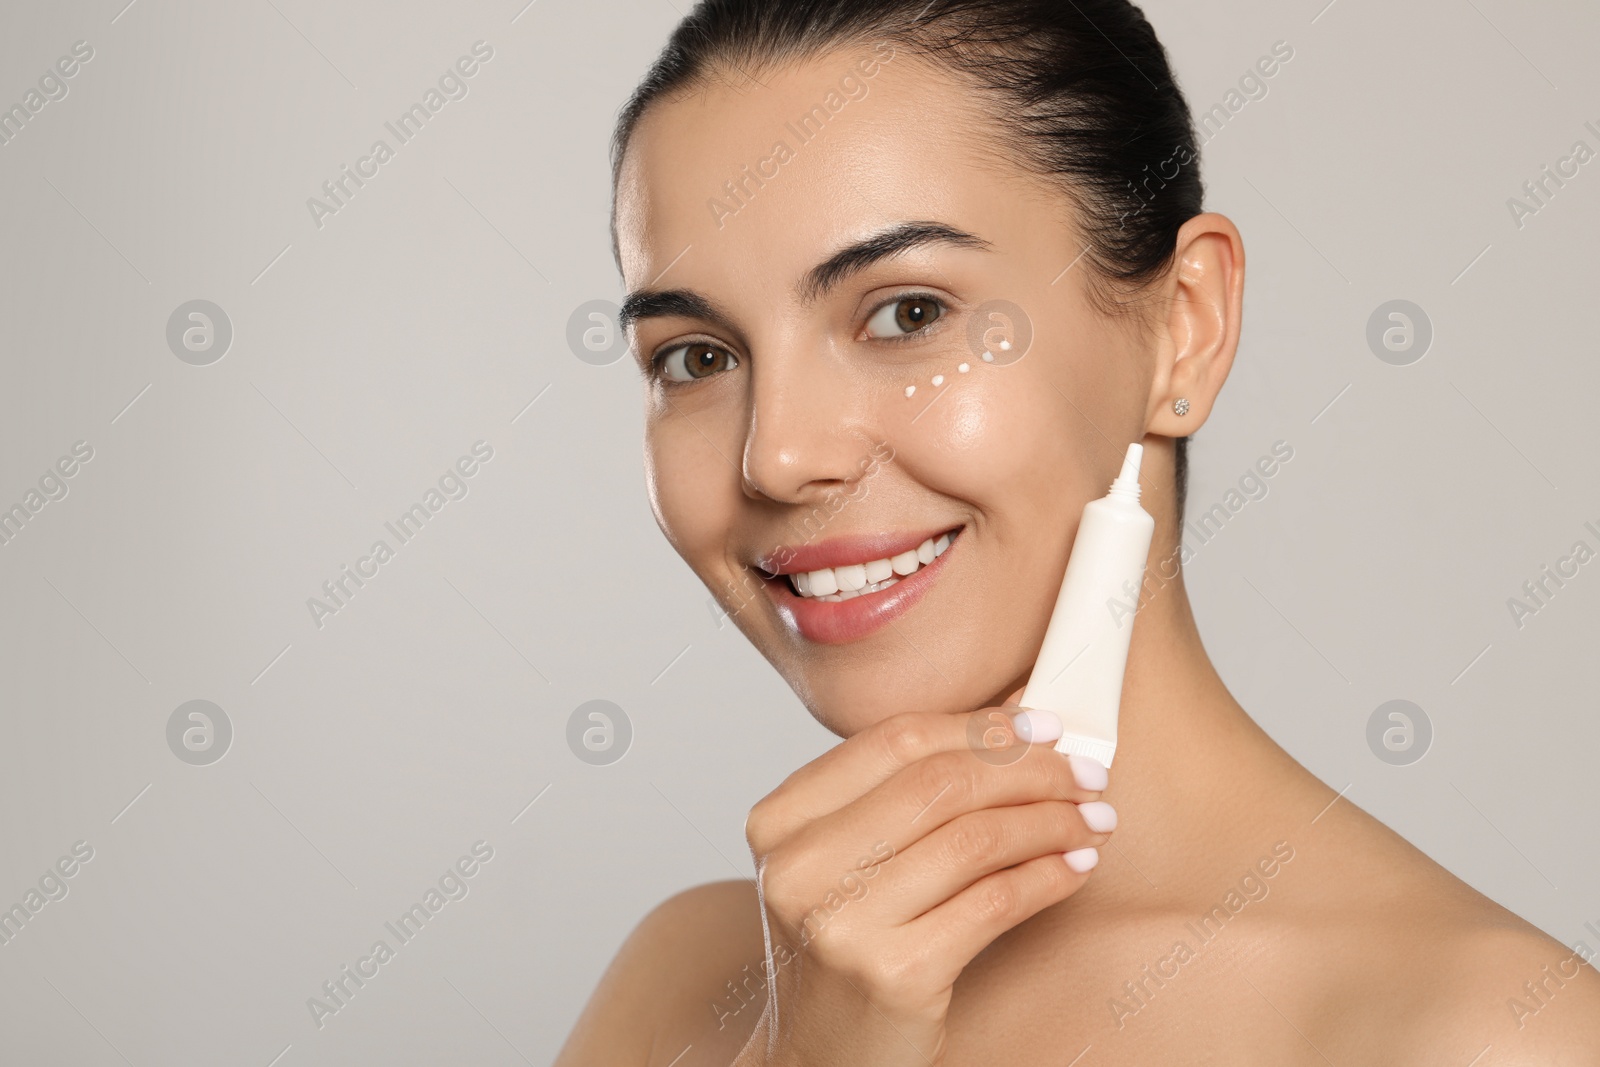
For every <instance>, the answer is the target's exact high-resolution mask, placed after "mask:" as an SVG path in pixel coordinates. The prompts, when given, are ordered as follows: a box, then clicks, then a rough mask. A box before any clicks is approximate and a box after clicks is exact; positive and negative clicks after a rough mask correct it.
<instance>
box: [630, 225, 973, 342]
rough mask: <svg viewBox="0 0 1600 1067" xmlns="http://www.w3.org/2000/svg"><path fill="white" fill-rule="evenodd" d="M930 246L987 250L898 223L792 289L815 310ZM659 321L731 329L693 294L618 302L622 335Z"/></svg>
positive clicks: (950, 230)
mask: <svg viewBox="0 0 1600 1067" xmlns="http://www.w3.org/2000/svg"><path fill="white" fill-rule="evenodd" d="M931 245H948V246H951V247H955V248H978V249H982V250H984V251H989V250H990V249H991V246H990V243H989V242H988V241H986V240H984V239H983V238H982V237H979V236H977V235H976V234H971V233H967V232H966V231H965V230H958V229H956V228H955V227H953V226H947V225H945V224H944V223H942V222H902V223H899V224H897V225H895V226H891V227H889V228H888V229H886V230H880V231H879V232H877V233H874V234H871V235H869V236H867V237H865V238H862V239H861V240H859V241H856V242H855V243H853V244H849V245H846V246H845V247H844V248H841V249H839V250H838V251H837V252H835V253H833V254H832V255H830V256H829V257H828V258H827V259H825V260H823V261H822V262H821V263H818V264H817V265H816V266H815V267H812V268H811V269H810V270H809V271H807V272H806V273H805V275H804V277H802V278H801V279H800V281H799V283H798V284H797V285H796V286H795V296H796V298H797V299H798V300H799V301H800V303H801V304H802V305H810V304H814V303H816V302H817V301H818V300H820V299H821V298H822V297H824V296H826V295H827V294H828V292H829V291H830V290H831V289H833V288H834V287H835V286H837V285H838V284H839V283H840V282H843V281H844V280H845V279H847V278H849V277H851V276H852V275H854V274H859V273H860V272H861V271H864V270H866V269H867V268H868V267H870V266H872V265H873V264H874V263H877V262H879V261H880V260H885V259H888V258H890V257H892V256H897V255H899V254H901V253H902V252H908V251H910V250H912V249H914V248H924V247H928V246H931ZM658 316H681V317H683V318H691V319H704V320H706V321H707V322H711V323H715V324H716V325H717V326H719V327H721V328H723V329H725V330H729V331H730V332H731V331H732V330H733V329H734V326H733V320H732V317H731V316H729V315H728V314H727V313H726V312H724V311H723V310H722V309H721V308H719V307H718V306H717V305H716V304H714V303H712V302H711V301H710V300H708V299H707V298H706V297H704V296H702V295H701V294H699V293H697V292H695V291H694V290H693V289H638V290H635V291H634V292H632V293H629V294H628V297H627V299H626V300H624V301H623V302H622V310H621V311H620V313H619V314H618V316H617V321H618V325H619V327H620V328H621V329H623V330H626V329H628V327H630V326H632V325H633V324H634V323H636V322H639V321H640V320H642V319H647V318H655V317H658Z"/></svg>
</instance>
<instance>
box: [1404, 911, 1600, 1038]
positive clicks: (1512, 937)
mask: <svg viewBox="0 0 1600 1067" xmlns="http://www.w3.org/2000/svg"><path fill="white" fill-rule="evenodd" d="M1489 904H1490V906H1489V907H1488V908H1484V909H1482V911H1483V914H1482V915H1480V916H1479V918H1478V920H1477V921H1476V922H1475V923H1473V924H1472V925H1470V926H1467V927H1466V928H1465V929H1460V930H1458V931H1457V933H1456V936H1454V937H1452V938H1449V939H1448V940H1444V939H1441V944H1440V951H1439V952H1438V954H1437V958H1436V959H1435V960H1433V961H1431V963H1432V966H1433V967H1434V968H1436V975H1435V978H1434V984H1433V987H1432V989H1431V991H1430V993H1429V995H1427V996H1426V997H1425V998H1424V999H1423V1000H1422V1002H1421V1003H1420V1004H1419V1005H1418V1006H1419V1009H1420V1010H1419V1012H1418V1018H1417V1019H1416V1023H1415V1025H1414V1026H1413V1027H1412V1028H1411V1033H1410V1037H1411V1039H1412V1040H1413V1041H1414V1042H1416V1044H1415V1045H1414V1048H1415V1050H1416V1052H1417V1053H1418V1054H1419V1055H1418V1057H1416V1058H1411V1059H1407V1060H1406V1062H1408V1063H1419V1062H1425V1061H1424V1060H1423V1059H1421V1058H1420V1053H1421V1052H1422V1051H1423V1050H1424V1049H1425V1048H1429V1047H1431V1048H1432V1049H1433V1054H1434V1056H1435V1057H1436V1058H1437V1057H1438V1053H1439V1051H1440V1050H1439V1038H1440V1035H1445V1034H1451V1035H1458V1036H1457V1042H1458V1043H1464V1042H1465V1040H1466V1039H1467V1038H1468V1037H1471V1040H1472V1042H1473V1043H1475V1045H1476V1047H1472V1048H1462V1049H1461V1050H1460V1051H1465V1052H1467V1053H1468V1058H1469V1059H1470V1057H1471V1056H1476V1055H1479V1054H1480V1053H1482V1054H1483V1056H1482V1060H1481V1061H1480V1063H1481V1065H1482V1067H1520V1065H1524V1064H1526V1065H1528V1067H1533V1065H1536V1064H1537V1065H1540V1067H1600V972H1597V971H1596V970H1595V967H1594V965H1593V964H1592V963H1591V962H1590V961H1591V960H1593V959H1594V957H1595V955H1596V949H1595V948H1594V947H1593V946H1590V945H1588V944H1586V943H1584V942H1579V943H1577V944H1576V945H1573V946H1567V945H1563V944H1562V943H1561V942H1560V941H1557V940H1556V939H1555V938H1553V937H1551V936H1550V935H1548V934H1546V933H1544V932H1543V931H1542V930H1539V929H1538V928H1537V927H1535V926H1533V925H1532V924H1530V923H1528V922H1526V921H1525V920H1522V919H1520V918H1518V917H1516V916H1515V915H1513V914H1512V913H1510V912H1507V911H1505V910H1504V909H1501V908H1499V906H1498V905H1494V904H1493V903H1492V902H1489ZM1496 912H1498V914H1496ZM1419 977H1420V976H1419ZM1424 1043H1425V1044H1424ZM1440 1062H1443V1059H1442V1058H1440Z"/></svg>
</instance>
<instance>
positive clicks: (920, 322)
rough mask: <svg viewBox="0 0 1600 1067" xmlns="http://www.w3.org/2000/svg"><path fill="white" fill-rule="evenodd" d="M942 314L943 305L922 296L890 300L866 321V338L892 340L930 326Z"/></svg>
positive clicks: (931, 298) (932, 298)
mask: <svg viewBox="0 0 1600 1067" xmlns="http://www.w3.org/2000/svg"><path fill="white" fill-rule="evenodd" d="M943 314H944V305H943V304H942V303H940V302H939V301H938V300H937V299H935V298H934V297H931V296H927V295H924V294H920V293H918V294H913V295H911V296H903V297H901V298H899V299H898V300H891V301H890V302H889V303H887V304H885V305H883V306H882V307H881V308H879V309H878V310H877V311H874V312H873V313H872V317H871V318H870V319H868V320H867V336H869V337H876V338H881V339H888V340H893V339H894V338H896V337H904V336H905V335H906V334H911V333H916V332H917V331H918V330H920V329H923V328H924V327H926V326H931V325H932V324H933V323H934V322H936V321H937V320H938V318H939V316H940V315H943Z"/></svg>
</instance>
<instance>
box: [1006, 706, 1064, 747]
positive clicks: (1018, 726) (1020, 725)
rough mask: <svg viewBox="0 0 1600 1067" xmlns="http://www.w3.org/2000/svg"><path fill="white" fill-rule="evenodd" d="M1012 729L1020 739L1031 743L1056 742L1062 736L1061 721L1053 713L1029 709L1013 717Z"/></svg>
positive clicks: (1040, 709)
mask: <svg viewBox="0 0 1600 1067" xmlns="http://www.w3.org/2000/svg"><path fill="white" fill-rule="evenodd" d="M1011 728H1012V729H1013V730H1015V731H1016V732H1017V736H1018V737H1019V738H1021V739H1022V740H1024V741H1027V742H1029V743H1033V742H1039V741H1054V740H1056V738H1058V737H1060V736H1061V719H1060V717H1059V716H1057V715H1056V713H1055V712H1053V711H1045V710H1044V709H1043V708H1029V709H1028V710H1027V711H1022V712H1018V713H1017V714H1016V715H1014V716H1012V718H1011Z"/></svg>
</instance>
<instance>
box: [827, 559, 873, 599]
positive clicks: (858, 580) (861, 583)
mask: <svg viewBox="0 0 1600 1067" xmlns="http://www.w3.org/2000/svg"><path fill="white" fill-rule="evenodd" d="M833 573H834V574H836V575H838V576H839V591H840V592H845V591H846V590H848V591H849V592H852V593H855V592H859V591H860V590H861V589H862V588H864V587H865V586H866V584H867V568H866V566H865V565H864V564H861V563H852V564H850V565H849V566H846V567H835V568H834V569H833Z"/></svg>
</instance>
